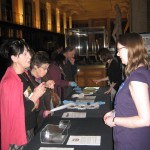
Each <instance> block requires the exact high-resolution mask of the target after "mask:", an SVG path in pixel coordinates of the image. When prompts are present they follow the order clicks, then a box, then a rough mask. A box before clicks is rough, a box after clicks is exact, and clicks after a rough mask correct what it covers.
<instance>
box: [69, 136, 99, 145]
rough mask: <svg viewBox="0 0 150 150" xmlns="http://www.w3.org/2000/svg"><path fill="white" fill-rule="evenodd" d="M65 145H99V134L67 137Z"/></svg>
mask: <svg viewBox="0 0 150 150" xmlns="http://www.w3.org/2000/svg"><path fill="white" fill-rule="evenodd" d="M67 145H91V146H96V145H99V146H100V145H101V136H76V135H72V136H70V137H69V140H68V142H67Z"/></svg>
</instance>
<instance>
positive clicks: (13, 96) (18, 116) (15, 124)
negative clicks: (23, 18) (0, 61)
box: [0, 40, 45, 150]
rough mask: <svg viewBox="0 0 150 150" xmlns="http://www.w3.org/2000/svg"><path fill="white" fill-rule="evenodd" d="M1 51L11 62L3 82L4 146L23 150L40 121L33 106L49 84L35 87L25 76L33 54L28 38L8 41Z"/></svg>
mask: <svg viewBox="0 0 150 150" xmlns="http://www.w3.org/2000/svg"><path fill="white" fill-rule="evenodd" d="M0 54H1V56H3V57H5V58H6V59H8V61H9V64H10V66H9V67H8V68H7V70H6V73H5V75H4V76H3V78H2V80H1V83H0V117H1V147H2V149H3V150H8V149H9V150H12V149H13V150H16V149H23V147H24V145H25V144H27V142H28V141H29V140H30V139H31V137H32V131H33V130H32V129H33V128H34V126H35V124H36V117H35V116H36V112H35V111H32V109H33V107H34V105H35V103H36V102H37V100H38V99H39V97H41V95H43V93H44V92H45V85H43V84H41V85H39V86H38V87H37V88H36V89H34V88H33V86H32V85H31V84H30V82H29V78H28V77H27V76H26V75H25V68H28V67H29V66H30V60H31V56H30V54H29V47H28V45H27V44H26V43H25V41H24V40H10V41H7V42H6V43H5V44H3V45H2V47H1V50H0ZM23 80H24V81H25V83H24V82H23Z"/></svg>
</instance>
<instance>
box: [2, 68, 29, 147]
mask: <svg viewBox="0 0 150 150" xmlns="http://www.w3.org/2000/svg"><path fill="white" fill-rule="evenodd" d="M0 119H1V147H2V150H8V149H9V144H16V145H18V146H21V145H24V144H26V143H27V139H26V129H25V111H24V101H23V83H22V82H21V80H20V78H19V77H18V75H17V74H16V73H15V71H14V69H13V68H12V67H9V68H8V69H7V71H6V73H5V75H4V77H3V78H2V80H1V83H0Z"/></svg>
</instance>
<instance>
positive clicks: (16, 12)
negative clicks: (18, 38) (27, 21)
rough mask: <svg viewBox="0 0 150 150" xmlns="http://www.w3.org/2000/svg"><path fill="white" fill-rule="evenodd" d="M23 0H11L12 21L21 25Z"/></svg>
mask: <svg viewBox="0 0 150 150" xmlns="http://www.w3.org/2000/svg"><path fill="white" fill-rule="evenodd" d="M23 2H24V1H23V0H13V1H12V6H13V7H12V8H13V10H12V11H13V22H14V23H17V24H20V25H22V24H23V17H24V16H23V12H24V9H23Z"/></svg>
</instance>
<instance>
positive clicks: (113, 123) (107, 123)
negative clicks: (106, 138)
mask: <svg viewBox="0 0 150 150" xmlns="http://www.w3.org/2000/svg"><path fill="white" fill-rule="evenodd" d="M113 119H114V117H112V116H109V117H107V118H106V119H105V120H104V122H105V124H106V125H108V126H109V127H114V126H115V122H114V121H113Z"/></svg>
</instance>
